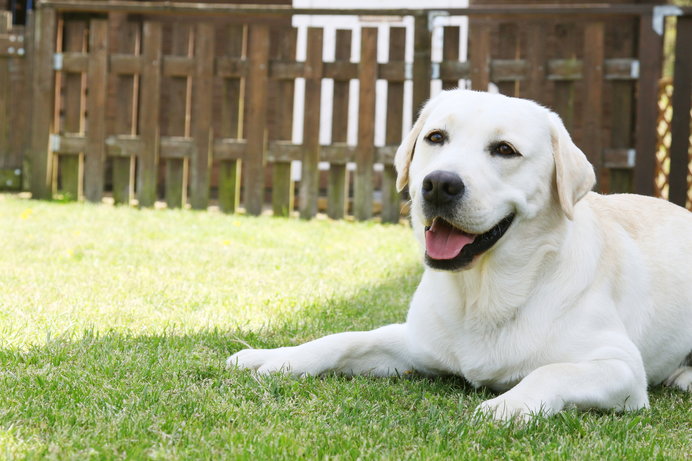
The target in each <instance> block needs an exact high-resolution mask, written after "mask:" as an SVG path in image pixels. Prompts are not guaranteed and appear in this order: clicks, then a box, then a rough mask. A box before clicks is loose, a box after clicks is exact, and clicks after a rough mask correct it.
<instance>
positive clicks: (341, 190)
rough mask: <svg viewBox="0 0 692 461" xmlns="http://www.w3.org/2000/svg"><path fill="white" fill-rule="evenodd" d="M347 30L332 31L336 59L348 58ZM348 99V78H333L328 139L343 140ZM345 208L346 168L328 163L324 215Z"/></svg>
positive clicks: (334, 216) (334, 215)
mask: <svg viewBox="0 0 692 461" xmlns="http://www.w3.org/2000/svg"><path fill="white" fill-rule="evenodd" d="M351 40H352V37H351V31H350V30H337V31H336V49H335V53H334V58H335V59H336V61H342V62H344V61H348V60H350V58H351ZM348 100H349V80H348V79H345V78H343V77H342V78H340V79H334V96H333V98H332V101H333V102H332V143H337V142H338V143H345V142H346V141H347V135H348ZM347 210H348V169H347V168H346V164H345V163H330V164H329V182H328V183H327V216H329V217H330V218H332V219H342V218H343V217H344V216H345V215H346V212H347Z"/></svg>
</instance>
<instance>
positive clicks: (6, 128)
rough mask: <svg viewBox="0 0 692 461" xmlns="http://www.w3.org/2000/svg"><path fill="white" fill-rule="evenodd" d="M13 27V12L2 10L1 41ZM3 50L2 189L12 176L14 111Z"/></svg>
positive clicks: (0, 90) (0, 82) (0, 106)
mask: <svg viewBox="0 0 692 461" xmlns="http://www.w3.org/2000/svg"><path fill="white" fill-rule="evenodd" d="M11 27H12V13H11V12H9V11H0V41H1V40H2V36H3V35H5V34H7V33H8V32H9V31H10V28H11ZM0 44H1V43H0ZM3 51H4V50H3V49H2V47H0V190H2V189H4V188H5V186H6V184H5V181H7V179H6V177H8V178H11V175H10V174H9V171H8V168H7V166H8V165H7V163H8V162H7V159H8V157H9V156H10V117H11V115H10V114H11V111H12V108H11V104H12V101H11V99H10V98H11V92H10V88H11V85H10V62H9V59H7V58H6V56H5V55H4V53H3ZM3 180H5V181H3ZM11 182H12V181H11V180H10V183H11Z"/></svg>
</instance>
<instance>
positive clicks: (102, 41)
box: [84, 19, 108, 203]
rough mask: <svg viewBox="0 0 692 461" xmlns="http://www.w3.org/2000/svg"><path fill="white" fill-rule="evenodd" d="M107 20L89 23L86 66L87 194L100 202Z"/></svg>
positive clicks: (103, 152) (86, 196) (104, 150)
mask: <svg viewBox="0 0 692 461" xmlns="http://www.w3.org/2000/svg"><path fill="white" fill-rule="evenodd" d="M107 64H108V22H107V21H106V20H103V19H92V20H91V21H90V24H89V65H88V68H87V81H88V85H89V86H88V92H87V102H86V106H87V107H86V110H87V123H88V126H87V131H86V141H87V143H86V151H85V152H84V154H85V158H84V197H85V198H86V199H87V200H89V201H90V202H97V203H98V202H100V201H101V199H102V197H103V189H104V182H105V171H104V165H105V160H106V144H105V142H106V82H107V81H108V68H107Z"/></svg>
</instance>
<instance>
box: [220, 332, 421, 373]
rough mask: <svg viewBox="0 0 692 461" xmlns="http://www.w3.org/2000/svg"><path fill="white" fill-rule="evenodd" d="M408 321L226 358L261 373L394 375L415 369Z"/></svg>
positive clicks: (232, 364) (243, 352) (248, 351)
mask: <svg viewBox="0 0 692 461" xmlns="http://www.w3.org/2000/svg"><path fill="white" fill-rule="evenodd" d="M405 330H406V325H405V324H395V325H388V326H386V327H382V328H378V329H376V330H372V331H363V332H350V333H338V334H334V335H329V336H325V337H323V338H320V339H316V340H314V341H310V342H308V343H305V344H301V345H300V346H294V347H281V348H278V349H245V350H242V351H240V352H238V353H236V354H233V355H232V356H231V357H229V358H228V360H227V361H226V364H227V366H229V367H238V368H248V369H251V370H255V371H256V372H257V373H259V374H267V373H272V372H283V373H287V374H291V375H294V376H304V375H320V374H323V373H330V372H334V373H340V374H346V375H373V376H391V375H397V374H403V373H406V372H409V371H411V370H412V369H413V367H412V363H411V359H410V354H409V353H408V346H407V344H406V335H405Z"/></svg>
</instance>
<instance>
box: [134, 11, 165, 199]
mask: <svg viewBox="0 0 692 461" xmlns="http://www.w3.org/2000/svg"><path fill="white" fill-rule="evenodd" d="M142 35H143V37H142V42H143V43H142V55H143V56H144V66H143V68H142V79H141V88H142V90H141V100H140V101H139V102H140V107H139V123H140V136H141V138H142V141H143V146H144V147H143V150H142V152H140V153H139V156H138V157H137V201H138V202H139V206H141V207H149V206H153V205H154V203H155V202H156V182H157V169H158V163H159V162H158V161H159V114H160V107H159V104H160V89H161V61H162V50H161V46H162V39H163V30H162V25H161V23H160V22H153V21H145V22H144V28H143V30H142Z"/></svg>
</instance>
